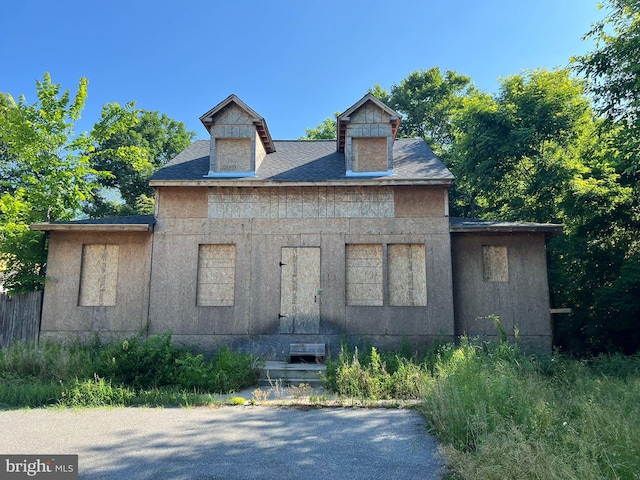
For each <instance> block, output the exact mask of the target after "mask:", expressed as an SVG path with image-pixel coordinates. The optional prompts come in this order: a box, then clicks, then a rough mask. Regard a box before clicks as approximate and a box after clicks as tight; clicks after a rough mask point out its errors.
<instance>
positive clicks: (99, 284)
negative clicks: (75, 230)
mask: <svg viewBox="0 0 640 480" xmlns="http://www.w3.org/2000/svg"><path fill="white" fill-rule="evenodd" d="M118 252H119V248H118V245H83V246H82V271H81V273H80V295H79V300H78V304H79V305H80V306H82V307H102V306H113V305H115V304H116V287H117V284H118Z"/></svg>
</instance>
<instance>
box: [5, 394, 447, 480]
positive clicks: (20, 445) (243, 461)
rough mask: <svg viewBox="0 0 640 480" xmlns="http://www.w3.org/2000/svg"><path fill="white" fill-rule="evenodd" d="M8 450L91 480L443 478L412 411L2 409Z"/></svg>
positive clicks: (429, 439) (434, 445) (420, 422)
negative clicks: (64, 462) (65, 459)
mask: <svg viewBox="0 0 640 480" xmlns="http://www.w3.org/2000/svg"><path fill="white" fill-rule="evenodd" d="M0 432H2V435H0V453H2V454H78V455H79V472H80V478H81V479H123V480H124V479H126V480H131V479H218V478H219V479H226V480H231V479H243V480H245V479H271V478H273V479H279V480H280V479H310V478H328V479H342V478H345V479H346V478H348V479H352V480H357V479H391V478H393V479H439V478H441V476H442V474H443V472H444V467H443V463H442V460H441V459H440V457H439V456H438V453H437V443H436V440H435V438H434V437H432V436H430V435H429V434H428V433H427V430H426V427H425V424H424V420H423V418H422V417H421V416H420V415H418V414H417V413H415V412H413V411H411V410H405V409H382V408H376V409H364V408H360V409H354V408H323V409H311V408H278V407H260V406H244V407H222V408H192V409H188V408H115V409H88V410H55V409H38V410H19V411H4V412H0Z"/></svg>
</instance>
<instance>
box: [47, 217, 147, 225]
mask: <svg viewBox="0 0 640 480" xmlns="http://www.w3.org/2000/svg"><path fill="white" fill-rule="evenodd" d="M155 223H156V219H155V217H154V216H153V215H123V216H122V217H106V218H84V219H82V220H69V221H67V222H51V224H52V225H57V224H64V225H155Z"/></svg>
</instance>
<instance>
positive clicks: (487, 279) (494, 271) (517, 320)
mask: <svg viewBox="0 0 640 480" xmlns="http://www.w3.org/2000/svg"><path fill="white" fill-rule="evenodd" d="M451 246H452V256H453V285H454V305H455V317H456V320H455V330H456V334H457V335H463V334H466V335H469V336H480V337H483V338H484V337H486V338H495V337H496V334H497V331H496V328H495V326H494V322H493V320H492V319H491V318H490V316H491V315H497V316H498V317H499V318H500V321H501V323H502V324H503V325H504V327H505V329H506V331H507V333H509V334H511V335H512V337H513V332H514V327H515V328H517V329H518V330H519V338H520V342H521V343H522V344H523V345H524V346H527V347H530V348H532V349H536V350H538V351H548V352H550V351H551V316H550V313H549V290H548V281H547V263H546V250H545V239H544V234H543V233H531V234H526V233H519V234H511V235H510V234H480V233H455V234H452V240H451ZM483 247H506V251H507V262H506V266H505V265H502V264H501V265H495V266H494V267H493V268H491V266H486V265H485V263H486V262H487V261H490V257H492V255H490V254H489V253H490V252H491V249H486V248H484V249H483ZM494 251H499V249H494ZM493 259H494V261H499V262H501V260H500V256H499V255H493ZM505 267H506V270H507V271H506V272H505V271H504V268H505ZM505 274H506V276H505ZM492 278H493V281H491V279H492Z"/></svg>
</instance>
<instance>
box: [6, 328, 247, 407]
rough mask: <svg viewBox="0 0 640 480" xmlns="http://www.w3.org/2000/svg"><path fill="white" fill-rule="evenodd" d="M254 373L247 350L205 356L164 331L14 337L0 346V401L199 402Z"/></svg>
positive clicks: (26, 404) (73, 403) (224, 349)
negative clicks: (103, 338) (58, 339)
mask: <svg viewBox="0 0 640 480" xmlns="http://www.w3.org/2000/svg"><path fill="white" fill-rule="evenodd" d="M258 375H259V371H258V369H257V367H256V366H255V360H254V358H253V356H252V355H251V354H248V353H242V352H234V351H232V350H231V349H230V348H229V347H226V346H223V347H221V348H219V349H218V350H217V352H216V353H215V354H214V355H213V357H211V358H210V359H208V358H205V356H204V355H203V354H202V353H195V352H194V350H193V349H192V348H190V347H186V346H180V345H176V344H174V343H173V342H172V341H171V334H170V333H164V334H160V335H154V336H151V337H149V338H143V337H142V336H133V337H130V338H127V339H125V340H121V341H117V342H111V343H108V344H105V345H100V344H99V343H97V342H94V343H93V344H90V345H81V344H79V343H74V344H72V345H61V344H58V343H54V342H50V341H46V342H42V343H41V344H40V345H27V344H24V343H20V342H17V343H14V344H13V345H12V346H11V347H7V348H4V349H0V408H15V407H40V406H45V405H55V404H62V405H66V406H100V405H130V404H135V405H147V404H148V405H168V404H177V405H195V404H202V402H203V401H204V402H205V404H206V403H210V401H212V400H213V397H212V394H220V393H228V392H232V391H237V390H240V389H242V388H245V387H250V386H253V385H255V384H256V383H257V380H258ZM203 399H204V400H203Z"/></svg>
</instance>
